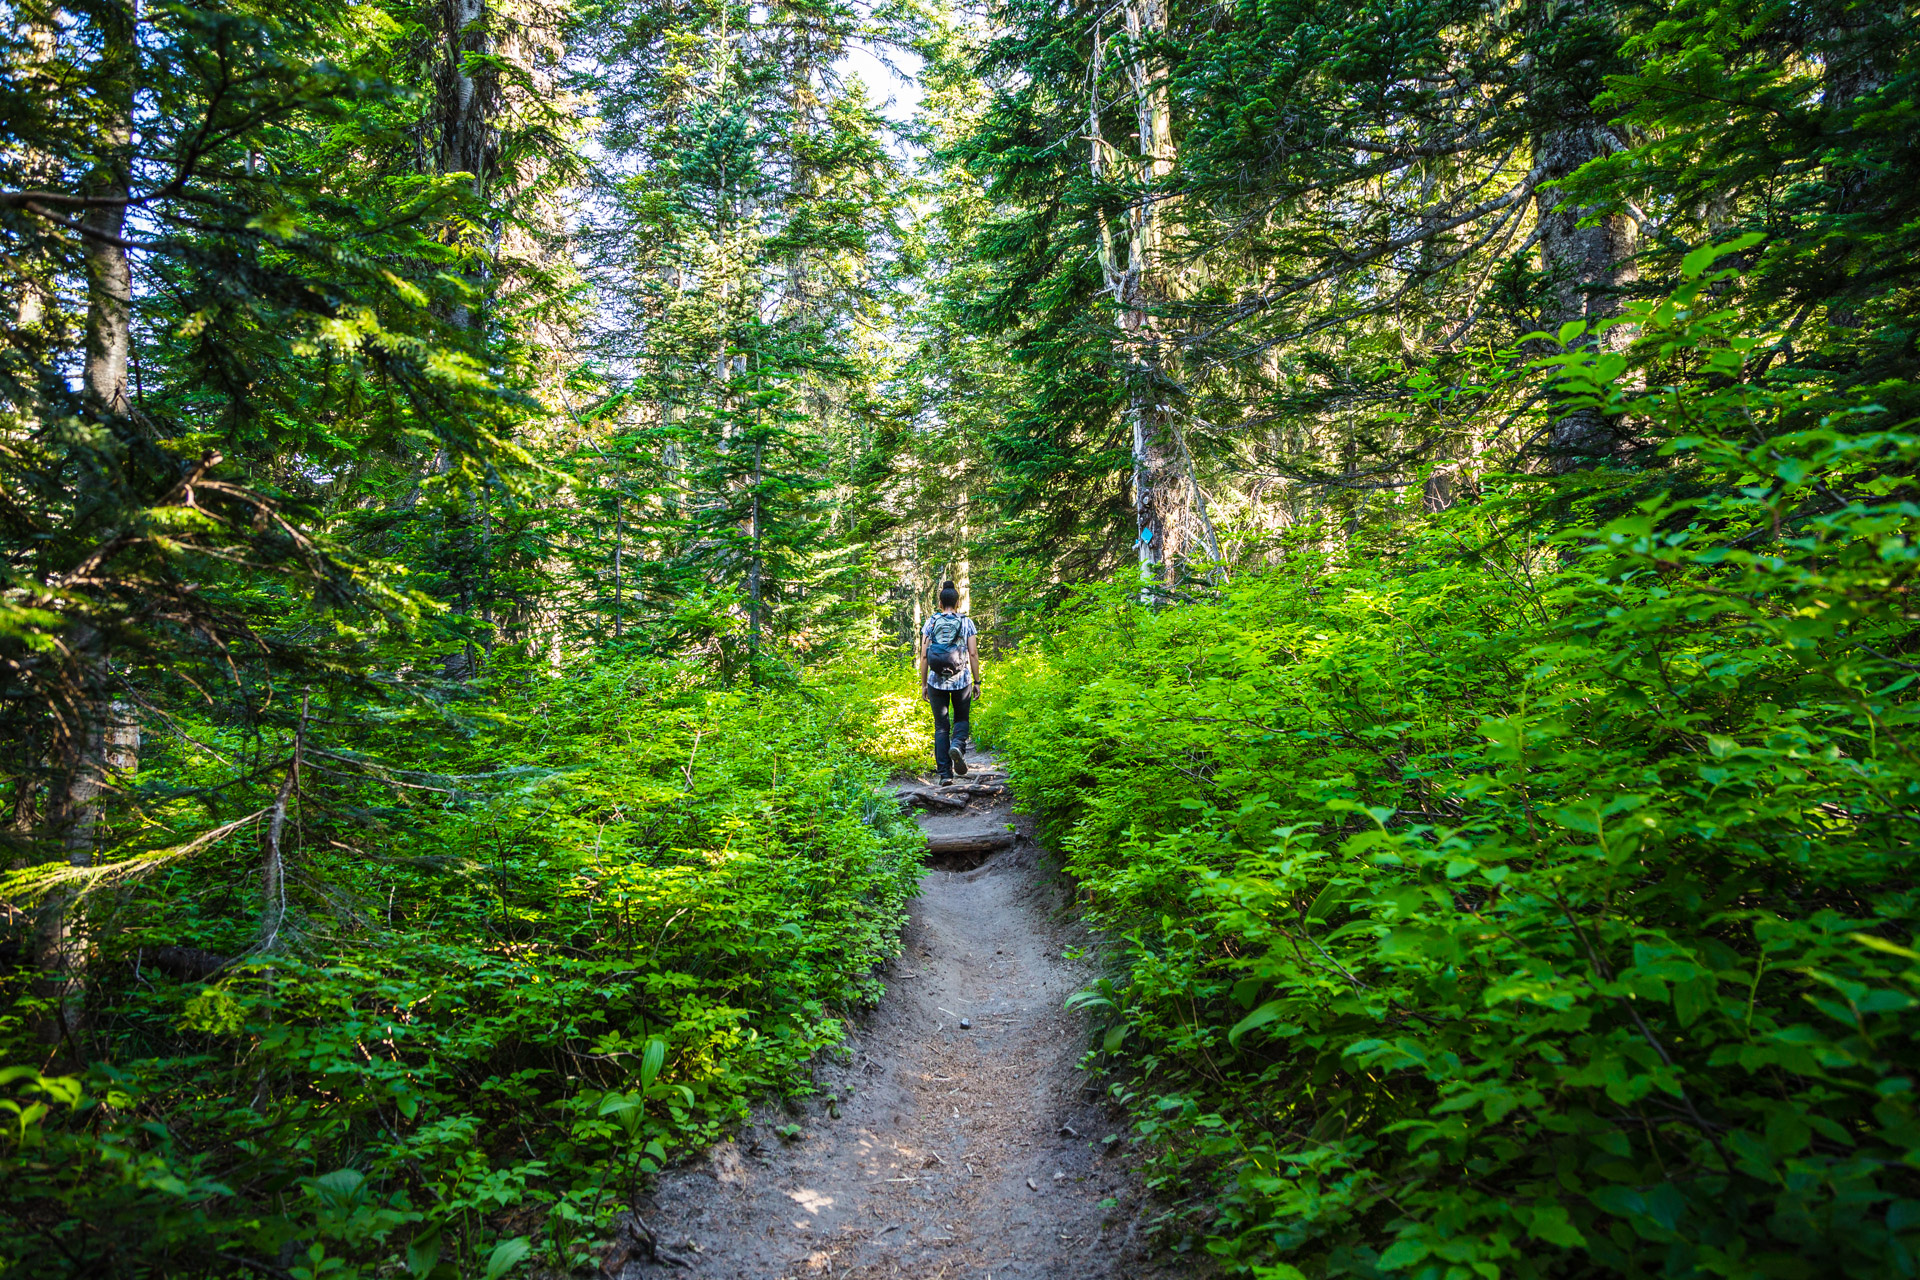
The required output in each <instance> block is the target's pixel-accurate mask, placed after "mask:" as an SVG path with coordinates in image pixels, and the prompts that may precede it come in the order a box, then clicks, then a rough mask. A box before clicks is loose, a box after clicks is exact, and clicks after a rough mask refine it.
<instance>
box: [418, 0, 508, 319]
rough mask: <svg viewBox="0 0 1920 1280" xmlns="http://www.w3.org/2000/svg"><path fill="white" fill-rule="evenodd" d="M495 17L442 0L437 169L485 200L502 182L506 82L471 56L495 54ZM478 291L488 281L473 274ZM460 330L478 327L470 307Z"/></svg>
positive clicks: (462, 309) (465, 0) (463, 311)
mask: <svg viewBox="0 0 1920 1280" xmlns="http://www.w3.org/2000/svg"><path fill="white" fill-rule="evenodd" d="M488 18H489V14H488V13H487V5H486V0H442V7H441V23H442V31H441V39H442V40H443V42H444V45H443V49H444V52H443V55H442V58H441V62H440V65H439V66H438V68H437V69H436V72H435V76H434V81H435V84H434V98H435V101H434V108H435V114H436V116H437V117H438V118H437V119H436V120H435V122H434V123H435V124H436V126H437V127H438V134H439V137H438V139H437V154H436V155H435V157H434V160H435V167H436V169H437V171H438V172H440V173H466V174H470V175H472V177H473V193H474V195H475V196H476V197H478V198H479V199H481V200H485V199H486V197H487V192H488V189H489V187H490V185H491V183H492V180H493V178H494V177H495V176H496V174H495V170H496V169H497V168H498V165H499V145H498V137H497V134H496V131H495V129H494V118H495V116H496V114H497V112H498V109H499V99H500V76H499V73H498V72H496V71H493V70H491V69H487V68H476V69H469V68H468V67H467V65H466V58H467V55H468V54H470V53H473V54H480V55H482V56H485V55H487V54H490V53H492V52H493V47H492V46H493V42H492V39H491V37H490V34H489V32H488V29H487V23H488ZM468 278H469V280H470V281H471V282H472V283H473V285H474V287H475V289H476V290H478V289H479V288H480V287H482V285H483V284H484V276H482V275H478V274H476V273H473V272H469V273H468ZM450 318H451V319H452V321H453V324H454V326H455V327H456V328H460V329H467V328H471V327H473V325H474V324H475V323H476V320H477V317H476V315H475V313H474V311H473V309H472V308H471V307H469V306H467V305H466V304H465V303H460V304H458V305H456V306H455V307H454V308H453V312H452V315H451V317H450Z"/></svg>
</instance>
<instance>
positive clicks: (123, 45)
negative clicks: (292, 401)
mask: <svg viewBox="0 0 1920 1280" xmlns="http://www.w3.org/2000/svg"><path fill="white" fill-rule="evenodd" d="M102 25H103V30H102V33H101V66H100V75H101V79H102V83H103V85H104V86H105V89H106V92H105V94H104V95H103V96H104V97H105V98H106V99H107V100H108V101H109V102H110V103H111V104H112V107H111V114H110V115H109V116H108V117H107V119H106V121H105V122H104V125H103V128H102V134H101V139H100V142H101V147H100V157H101V158H100V160H99V162H98V163H97V164H96V165H95V167H94V169H93V172H91V173H90V174H88V175H87V178H86V181H85V183H84V184H83V188H82V189H83V190H84V192H85V193H86V194H87V195H89V196H92V197H96V198H99V199H100V200H101V201H102V203H99V204H94V205H90V206H88V208H87V210H86V212H85V213H84V214H83V215H82V216H81V219H80V222H81V225H82V226H83V227H84V228H85V231H84V232H83V233H82V236H81V257H82V261H83V263H84V267H85V272H86V280H87V327H86V334H85V351H84V355H83V358H82V362H81V367H80V386H81V393H82V395H83V396H84V398H85V400H86V403H87V405H88V407H89V409H91V410H92V411H94V412H96V413H99V414H102V415H104V416H106V417H109V418H122V417H124V416H126V414H127V412H128V409H129V408H130V406H129V404H128V401H127V365H128V358H129V352H130V349H131V343H132V336H133V273H132V270H131V268H130V266H129V264H128V262H127V251H126V249H125V247H124V244H123V240H124V237H123V235H122V232H123V231H124V229H125V226H126V217H127V207H126V198H127V195H128V182H129V175H130V173H131V169H132V156H131V154H130V152H131V150H132V142H133V96H134V74H135V71H136V69H137V67H138V51H137V49H136V47H135V44H134V23H133V14H132V11H131V10H130V9H126V10H120V9H115V10H108V11H106V16H105V18H104V20H103V24H102ZM65 639H66V646H67V651H68V653H69V654H70V655H71V662H72V671H73V679H74V682H75V685H76V686H77V687H76V689H75V693H76V694H77V695H78V696H76V697H75V698H74V700H73V704H74V705H75V707H76V709H77V712H78V715H77V723H75V724H73V725H71V726H70V727H69V728H68V730H67V733H66V735H65V742H64V749H62V750H61V751H60V752H59V753H58V756H59V758H61V760H62V763H63V764H64V765H65V769H64V774H65V782H64V784H63V785H61V786H60V787H58V788H57V790H56V793H55V795H54V796H53V797H52V803H51V804H50V805H49V806H48V808H49V810H50V813H49V815H48V816H49V817H50V819H51V823H50V825H51V827H52V830H53V832H54V835H55V838H56V839H57V840H58V841H59V844H60V849H61V852H62V854H63V855H64V856H65V858H66V860H67V862H68V863H69V864H70V865H72V866H75V867H85V866H91V865H92V863H93V860H94V857H95V854H96V852H97V850H98V846H99V844H100V838H101V818H102V811H103V809H104V807H105V804H106V799H107V796H108V795H109V794H110V792H111V791H112V790H113V786H114V783H115V780H116V779H118V778H121V777H125V776H128V775H131V774H132V773H133V771H134V770H135V769H136V768H137V767H138V765H139V759H140V727H139V722H138V720H137V719H136V717H135V713H134V708H133V704H132V703H131V702H129V701H127V700H126V699H124V698H119V697H115V696H114V694H113V669H112V657H111V652H110V649H109V645H108V640H107V637H106V636H104V635H103V634H101V632H100V631H99V629H98V628H97V627H95V626H93V625H92V624H90V623H86V622H82V623H78V624H76V625H75V626H74V627H72V628H71V629H70V630H69V632H68V633H67V635H66V637H65ZM78 897H79V894H78V892H77V891H76V890H72V889H62V890H58V891H56V892H55V893H53V894H51V895H50V896H49V897H48V899H47V901H46V902H45V903H44V904H43V905H42V907H41V911H40V922H39V928H38V930H37V937H36V939H35V944H36V945H35V961H36V966H37V968H38V971H39V975H40V986H41V989H42V992H43V994H44V995H46V996H48V997H49V998H50V999H51V1003H52V1017H51V1018H50V1019H49V1022H48V1025H47V1026H46V1027H45V1028H44V1030H43V1037H44V1038H46V1039H48V1040H49V1041H66V1042H69V1043H71V1042H72V1040H73V1038H74V1036H75V1035H76V1033H78V1032H79V1031H80V1030H81V1028H82V1026H83V1024H84V1017H85V1009H86V975H87V967H88V960H89V943H88V939H87V937H86V930H85V926H84V923H83V921H82V920H81V919H80V917H79V913H78V911H77V902H78Z"/></svg>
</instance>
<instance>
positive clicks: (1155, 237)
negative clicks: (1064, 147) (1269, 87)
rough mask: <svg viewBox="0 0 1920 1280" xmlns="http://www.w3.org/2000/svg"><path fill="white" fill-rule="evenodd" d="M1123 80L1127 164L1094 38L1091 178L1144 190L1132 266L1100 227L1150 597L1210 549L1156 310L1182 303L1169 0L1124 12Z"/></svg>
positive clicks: (1132, 225)
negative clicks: (1104, 111)
mask: <svg viewBox="0 0 1920 1280" xmlns="http://www.w3.org/2000/svg"><path fill="white" fill-rule="evenodd" d="M1124 12H1125V21H1126V50H1127V56H1126V66H1125V74H1126V76H1127V80H1128V84H1129V86H1130V88H1131V90H1132V96H1133V105H1134V120H1135V126H1136V134H1137V137H1138V139H1139V146H1138V148H1137V151H1138V154H1137V155H1136V156H1134V157H1132V158H1130V159H1129V158H1126V157H1123V156H1122V154H1121V152H1120V151H1119V150H1118V149H1117V148H1115V147H1113V146H1112V145H1110V144H1109V143H1107V142H1106V140H1105V137H1104V135H1103V134H1102V131H1101V123H1100V95H1101V87H1100V86H1101V81H1102V78H1103V76H1102V72H1103V63H1104V60H1105V56H1106V43H1107V42H1106V37H1105V36H1104V34H1103V33H1101V32H1099V31H1096V32H1095V38H1094V52H1093V81H1092V84H1093V90H1092V93H1093V97H1092V100H1091V102H1090V103H1089V104H1088V133H1089V138H1090V141H1091V145H1092V155H1091V163H1092V169H1093V174H1094V177H1096V178H1105V177H1109V176H1113V177H1116V178H1121V179H1127V178H1130V179H1132V180H1133V181H1135V182H1136V183H1137V184H1138V186H1139V192H1138V194H1137V196H1136V198H1135V200H1134V202H1133V204H1132V206H1131V208H1129V210H1128V212H1127V222H1126V228H1125V233H1124V234H1125V241H1126V262H1125V264H1124V265H1123V264H1122V263H1121V261H1120V252H1119V246H1118V245H1117V244H1116V243H1115V237H1114V235H1113V234H1112V231H1111V229H1110V228H1109V226H1108V224H1107V222H1106V219H1105V217H1104V215H1103V216H1102V218H1101V220H1100V234H1101V249H1100V260H1101V268H1102V272H1103V275H1104V281H1105V284H1106V288H1107V291H1108V292H1110V293H1111V294H1112V295H1113V299H1114V305H1115V307H1116V308H1117V310H1118V320H1119V327H1120V332H1121V343H1120V346H1121V354H1122V358H1123V359H1124V361H1125V377H1126V379H1127V410H1126V417H1127V428H1128V436H1129V438H1130V444H1131V449H1132V457H1133V507H1134V525H1135V531H1136V536H1135V539H1134V554H1135V556H1136V557H1137V558H1138V560H1139V564H1140V578H1141V583H1142V585H1143V586H1144V587H1146V588H1147V589H1148V591H1149V592H1151V591H1153V590H1154V589H1156V588H1158V589H1164V588H1166V587H1167V586H1168V585H1170V584H1171V582H1172V580H1173V574H1174V573H1175V571H1176V567H1177V565H1178V563H1179V562H1180V561H1181V560H1182V559H1184V558H1185V557H1186V555H1187V554H1188V548H1189V547H1190V546H1191V545H1192V544H1193V543H1194V542H1196V541H1200V542H1202V543H1210V542H1211V533H1212V530H1211V527H1210V525H1209V526H1208V527H1206V528H1205V529H1204V532H1197V530H1198V527H1199V526H1200V524H1201V521H1202V519H1203V516H1202V514H1201V512H1200V509H1199V507H1198V505H1197V504H1196V501H1195V499H1196V496H1197V494H1198V485H1197V483H1196V481H1195V479H1194V470H1193V462H1192V459H1191V457H1190V456H1189V455H1188V453H1187V447H1186V440H1185V436H1184V435H1183V433H1182V432H1181V431H1180V428H1179V423H1178V420H1177V417H1176V411H1175V409H1174V407H1173V405H1172V404H1171V403H1170V401H1171V400H1172V398H1173V397H1172V396H1171V394H1170V392H1171V390H1172V386H1173V379H1172V378H1171V377H1170V376H1169V368H1170V365H1171V363H1172V359H1173V355H1174V351H1173V344H1172V342H1171V340H1170V335H1169V334H1168V332H1167V326H1166V322H1165V320H1164V318H1163V317H1162V316H1161V315H1160V314H1158V310H1159V309H1160V308H1162V307H1164V306H1165V304H1166V303H1168V302H1170V301H1172V300H1174V299H1175V297H1176V296H1177V293H1178V290H1177V285H1176V282H1175V281H1174V279H1173V277H1172V275H1171V274H1170V273H1169V272H1168V271H1167V270H1166V268H1165V264H1164V263H1163V262H1162V260H1161V259H1162V247H1163V243H1164V240H1165V236H1166V221H1167V213H1168V210H1169V209H1170V208H1171V203H1170V198H1169V197H1168V196H1166V195H1165V194H1163V190H1164V187H1165V185H1166V179H1167V177H1168V176H1169V175H1170V174H1171V173H1172V172H1173V164H1174V158H1175V154H1174V143H1173V107H1172V98H1171V94H1170V92H1169V89H1168V85H1167V67H1166V63H1165V61H1164V60H1163V59H1162V57H1161V56H1160V53H1159V51H1158V49H1157V47H1156V43H1157V42H1158V41H1160V40H1162V39H1164V38H1165V36H1166V30H1167V9H1166V0H1129V3H1128V4H1127V6H1126V8H1125V11H1124Z"/></svg>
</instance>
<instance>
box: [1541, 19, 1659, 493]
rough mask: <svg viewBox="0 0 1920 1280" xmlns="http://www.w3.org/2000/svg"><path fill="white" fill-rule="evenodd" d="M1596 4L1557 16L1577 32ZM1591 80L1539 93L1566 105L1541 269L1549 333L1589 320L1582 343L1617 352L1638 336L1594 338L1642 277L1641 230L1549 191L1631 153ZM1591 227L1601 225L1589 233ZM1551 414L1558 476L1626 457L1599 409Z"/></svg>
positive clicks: (1547, 195) (1545, 213)
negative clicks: (1605, 115) (1598, 110)
mask: <svg viewBox="0 0 1920 1280" xmlns="http://www.w3.org/2000/svg"><path fill="white" fill-rule="evenodd" d="M1593 3H1594V0H1570V2H1569V3H1566V4H1563V5H1561V6H1559V7H1558V8H1557V9H1555V10H1554V15H1555V16H1554V21H1555V22H1556V23H1557V24H1559V25H1560V26H1562V27H1563V28H1565V29H1567V30H1569V31H1574V30H1576V29H1577V28H1579V27H1581V26H1582V25H1584V24H1590V22H1591V17H1590V15H1589V13H1588V12H1587V10H1588V6H1589V5H1592V4H1593ZM1570 38H1574V39H1578V38H1579V37H1578V36H1577V35H1576V36H1573V37H1570ZM1593 72H1594V64H1593V61H1592V59H1591V58H1582V59H1579V60H1575V61H1572V62H1570V63H1568V65H1567V66H1566V67H1565V68H1564V70H1562V71H1560V72H1557V73H1554V74H1555V75H1558V76H1561V77H1564V82H1560V81H1558V80H1554V79H1553V78H1552V77H1546V79H1547V80H1548V82H1547V83H1543V84H1541V85H1539V86H1537V87H1536V96H1537V97H1538V98H1540V99H1541V100H1543V101H1545V102H1548V103H1553V102H1558V103H1559V104H1560V105H1559V107H1558V109H1557V110H1556V111H1555V112H1554V113H1553V114H1554V115H1555V117H1556V118H1554V119H1553V120H1552V122H1551V123H1550V124H1549V125H1548V126H1547V127H1546V128H1543V129H1542V130H1541V131H1540V132H1539V133H1537V134H1536V135H1535V136H1534V139H1533V170H1534V178H1535V182H1536V184H1537V185H1536V186H1535V188H1534V209H1535V216H1536V218H1537V220H1538V223H1539V233H1540V257H1541V262H1542V265H1543V266H1544V267H1545V268H1546V272H1547V275H1548V277H1549V282H1548V286H1547V287H1548V297H1549V299H1550V301H1549V303H1548V306H1547V310H1546V314H1545V316H1544V319H1545V321H1546V323H1545V325H1544V326H1543V327H1544V328H1545V329H1547V330H1548V331H1550V332H1551V331H1555V330H1557V329H1558V328H1559V327H1560V326H1561V325H1563V324H1566V323H1567V322H1568V321H1571V320H1584V321H1586V322H1587V324H1588V326H1589V328H1588V332H1587V333H1586V334H1585V335H1584V336H1582V337H1581V338H1580V339H1579V340H1578V341H1579V342H1580V343H1581V344H1582V345H1586V346H1591V347H1597V348H1599V349H1600V350H1603V351H1615V352H1618V351H1624V350H1626V348H1627V347H1628V346H1629V345H1630V344H1631V343H1632V341H1633V334H1632V331H1631V329H1630V328H1629V327H1628V326H1626V325H1615V326H1614V327H1613V328H1611V329H1609V330H1608V331H1607V332H1606V333H1604V334H1598V335H1596V334H1594V333H1593V332H1592V326H1593V325H1594V323H1595V322H1597V321H1600V320H1606V319H1610V318H1612V317H1614V316H1617V315H1619V314H1620V298H1621V293H1622V291H1623V290H1624V289H1625V288H1626V287H1627V286H1628V285H1631V284H1632V283H1633V282H1634V281H1635V280H1637V279H1639V278H1640V276H1639V270H1638V268H1637V267H1636V266H1635V265H1634V261H1633V258H1634V253H1635V252H1636V250H1637V249H1638V247H1639V227H1638V225H1637V224H1635V222H1634V221H1633V219H1632V218H1630V217H1628V216H1627V215H1625V214H1623V213H1616V214H1607V215H1605V216H1600V215H1599V212H1598V211H1597V210H1595V209H1593V208H1591V207H1589V206H1586V205H1581V204H1577V203H1575V202H1573V201H1572V200H1571V199H1570V198H1567V197H1564V196H1563V195H1562V194H1561V193H1560V191H1559V188H1558V187H1556V186H1551V185H1548V184H1553V183H1557V182H1559V181H1560V180H1561V179H1564V178H1566V177H1568V176H1570V175H1571V174H1572V173H1573V172H1574V171H1575V170H1577V169H1579V168H1580V166H1582V165H1584V164H1586V163H1587V162H1588V161H1590V160H1597V159H1599V158H1600V157H1601V156H1604V155H1607V154H1609V153H1611V152H1613V151H1617V150H1619V149H1620V148H1621V147H1622V146H1623V145H1624V144H1623V142H1622V140H1621V139H1620V138H1619V137H1618V136H1617V135H1616V134H1615V133H1614V131H1613V130H1612V128H1611V127H1609V126H1608V125H1607V124H1605V123H1604V122H1603V121H1601V120H1600V119H1599V118H1598V117H1597V116H1595V115H1594V114H1593V107H1592V102H1593V97H1594V95H1596V94H1597V93H1599V92H1600V90H1601V87H1602V86H1601V84H1600V83H1599V81H1598V79H1597V77H1595V76H1594V74H1593ZM1588 80H1591V81H1592V83H1588ZM1590 219H1591V220H1592V222H1593V225H1591V226H1582V225H1581V224H1582V223H1583V222H1586V221H1588V220H1590ZM1549 412H1550V413H1552V414H1553V415H1554V417H1553V421H1552V425H1551V426H1550V427H1549V429H1548V452H1549V454H1550V455H1551V457H1552V463H1553V467H1554V469H1555V470H1556V471H1562V472H1565V471H1573V470H1578V469H1579V468H1581V467H1588V466H1592V465H1593V464H1595V463H1596V462H1600V461H1603V460H1605V459H1606V458H1609V457H1611V456H1613V455H1614V454H1616V453H1618V452H1619V450H1620V446H1621V444H1622V440H1621V438H1620V435H1619V429H1618V424H1617V423H1616V422H1613V421H1610V420H1608V419H1607V418H1606V417H1605V416H1604V415H1603V414H1601V413H1599V412H1598V411H1596V410H1593V409H1573V410H1560V409H1557V408H1552V409H1550V410H1549Z"/></svg>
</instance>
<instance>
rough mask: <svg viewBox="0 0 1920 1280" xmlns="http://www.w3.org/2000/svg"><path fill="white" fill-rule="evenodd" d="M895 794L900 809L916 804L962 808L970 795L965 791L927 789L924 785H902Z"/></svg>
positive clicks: (931, 807)
mask: <svg viewBox="0 0 1920 1280" xmlns="http://www.w3.org/2000/svg"><path fill="white" fill-rule="evenodd" d="M896 794H897V795H898V796H899V797H900V807H901V808H902V809H910V808H912V807H913V806H914V805H916V804H917V805H919V806H921V807H922V808H924V809H964V808H966V807H967V800H968V798H969V795H970V793H969V792H965V791H929V790H927V789H926V788H925V787H904V788H902V789H901V790H900V791H899V792H897V793H896Z"/></svg>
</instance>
